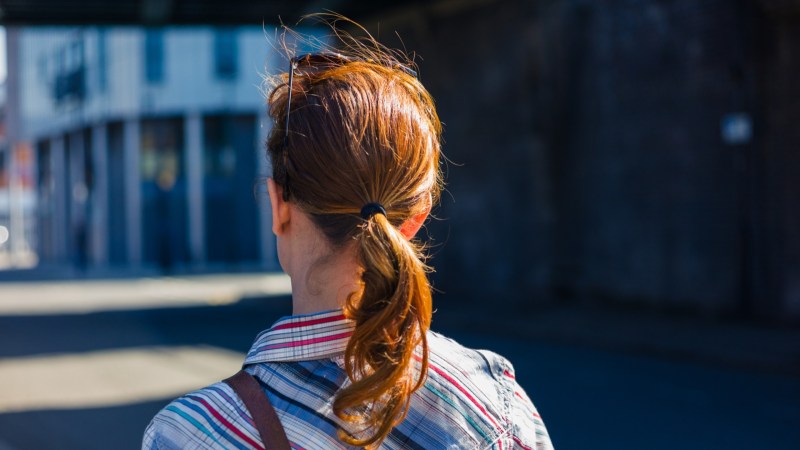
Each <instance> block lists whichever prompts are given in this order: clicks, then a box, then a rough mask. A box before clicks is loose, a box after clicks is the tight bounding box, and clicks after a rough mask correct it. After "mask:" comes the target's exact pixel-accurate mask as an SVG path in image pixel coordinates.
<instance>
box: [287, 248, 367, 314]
mask: <svg viewBox="0 0 800 450" xmlns="http://www.w3.org/2000/svg"><path fill="white" fill-rule="evenodd" d="M337 253H338V254H336V255H334V256H328V257H323V258H319V259H317V260H316V261H313V262H312V263H310V264H306V265H304V266H302V267H299V268H297V269H296V270H293V271H292V272H293V273H292V274H290V276H291V280H292V314H294V315H298V314H310V313H315V312H320V311H327V310H331V309H338V308H341V307H343V306H344V304H345V302H346V301H347V297H348V296H349V295H350V294H351V293H352V292H356V291H358V290H360V289H361V285H360V273H361V270H360V268H359V266H358V264H357V263H356V261H355V258H353V257H352V252H349V251H343V252H337Z"/></svg>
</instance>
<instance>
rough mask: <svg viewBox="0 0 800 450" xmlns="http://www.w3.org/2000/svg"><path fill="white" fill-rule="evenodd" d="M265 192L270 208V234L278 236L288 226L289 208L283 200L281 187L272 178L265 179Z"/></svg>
mask: <svg viewBox="0 0 800 450" xmlns="http://www.w3.org/2000/svg"><path fill="white" fill-rule="evenodd" d="M267 191H269V204H270V206H271V207H272V232H273V233H275V236H280V235H282V234H283V233H284V232H285V230H286V226H287V225H289V221H290V219H291V208H289V204H288V203H287V202H286V200H284V199H283V187H281V186H280V185H279V184H278V183H276V182H275V180H273V179H272V178H267Z"/></svg>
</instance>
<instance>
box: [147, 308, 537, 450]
mask: <svg viewBox="0 0 800 450" xmlns="http://www.w3.org/2000/svg"><path fill="white" fill-rule="evenodd" d="M353 326H354V325H353V323H352V322H351V321H349V320H347V319H345V317H344V315H343V314H342V312H341V310H334V311H327V312H322V313H315V314H309V315H304V316H291V317H284V318H282V319H280V320H278V321H277V322H276V323H275V324H274V325H273V326H272V328H270V329H268V330H266V331H264V332H262V333H261V334H260V335H259V336H258V337H257V338H256V341H255V343H254V344H253V346H252V348H251V349H250V352H249V353H248V354H247V358H246V359H245V361H244V366H245V368H246V370H247V371H248V372H249V373H251V374H252V375H254V376H255V377H256V379H257V380H258V381H259V383H260V384H261V387H262V388H263V389H264V391H265V392H266V394H267V396H268V397H269V400H270V401H271V402H272V404H273V405H274V406H275V409H276V411H277V412H278V416H279V417H280V419H281V423H282V424H283V427H284V429H285V430H286V434H287V436H288V438H289V442H290V443H291V445H292V448H294V449H330V448H347V446H345V445H344V444H343V443H342V442H341V441H340V440H339V439H337V437H336V430H337V428H338V427H340V426H344V427H345V429H348V425H347V424H346V423H344V422H343V421H341V420H340V419H339V418H338V417H337V416H336V415H335V414H334V413H333V409H332V405H333V399H334V397H335V394H336V391H337V390H338V389H339V387H340V386H342V385H344V384H346V383H348V382H349V381H348V378H347V374H346V372H345V370H344V362H343V361H344V358H343V354H344V350H345V347H346V346H347V340H348V338H349V337H350V335H351V334H352V331H353ZM428 343H429V348H430V368H429V371H428V377H427V381H426V382H425V385H424V386H423V387H422V388H421V389H419V390H418V391H416V392H415V393H414V394H413V396H412V399H411V406H410V410H409V413H408V416H407V417H406V419H405V420H404V421H403V422H402V423H401V424H400V425H398V426H397V427H395V428H394V429H393V430H392V432H391V433H390V434H389V436H388V437H387V438H386V440H384V441H383V444H382V446H381V448H385V449H443V448H448V449H455V448H458V449H461V448H466V449H512V448H521V449H537V450H539V449H552V444H551V443H550V438H549V437H548V435H547V430H546V429H545V426H544V423H542V420H541V417H540V416H539V414H538V413H537V412H536V408H534V406H533V404H532V403H531V401H530V399H529V398H528V396H527V395H526V394H525V391H523V390H522V388H520V386H519V385H518V384H517V382H516V379H515V378H514V369H513V368H512V367H511V364H510V363H509V362H508V361H507V360H506V359H504V358H503V357H501V356H499V355H497V354H495V353H492V352H489V351H486V350H472V349H468V348H465V347H463V346H461V345H459V344H458V343H456V342H455V341H453V340H451V339H448V338H446V337H444V336H442V335H440V334H437V333H434V332H429V334H428ZM142 448H143V449H185V448H238V449H251V448H263V445H262V444H261V440H260V438H259V437H258V431H256V428H255V426H254V425H253V420H252V418H251V417H250V414H249V413H248V412H247V410H246V409H245V407H244V404H243V403H242V401H241V400H240V399H239V398H238V397H237V396H236V395H235V394H234V392H233V390H232V389H231V388H230V387H229V386H228V385H227V384H225V383H222V382H220V383H216V384H213V385H211V386H209V387H206V388H204V389H200V390H198V391H196V392H193V393H191V394H188V395H185V396H183V397H181V398H179V399H177V400H174V401H173V402H172V403H170V404H169V405H167V406H166V407H165V408H164V409H162V410H161V412H159V413H158V414H157V415H156V416H155V418H153V420H152V422H151V423H150V425H149V426H148V427H147V430H146V431H145V434H144V441H143V443H142Z"/></svg>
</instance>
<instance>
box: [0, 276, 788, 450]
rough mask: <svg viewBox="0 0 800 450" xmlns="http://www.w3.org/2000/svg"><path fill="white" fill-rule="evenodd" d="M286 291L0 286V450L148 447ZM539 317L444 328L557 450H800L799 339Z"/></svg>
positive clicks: (458, 322)
mask: <svg viewBox="0 0 800 450" xmlns="http://www.w3.org/2000/svg"><path fill="white" fill-rule="evenodd" d="M288 290H289V284H288V280H287V279H286V278H285V277H283V276H276V275H271V276H264V275H231V276H204V277H183V278H144V279H131V280H124V281H110V280H109V281H102V282H101V281H89V282H59V283H36V284H24V283H20V284H8V283H5V284H0V450H9V449H72V448H75V449H106V448H114V449H117V448H119V449H134V448H138V446H139V442H140V439H141V434H142V431H143V429H144V427H145V426H146V424H147V422H148V421H149V419H150V418H151V417H152V416H153V414H155V413H156V412H157V411H158V410H159V409H160V408H161V407H163V406H164V404H165V403H166V402H167V401H168V400H170V399H171V398H173V397H175V396H177V395H180V394H181V393H184V392H186V391H189V390H192V389H195V388H197V387H201V386H204V385H207V384H209V383H212V382H214V381H218V380H220V379H222V378H225V377H227V376H228V375H230V374H232V373H234V372H235V371H236V370H238V368H239V365H240V364H241V361H242V359H243V355H244V352H245V351H246V350H247V349H248V347H249V345H250V343H251V341H252V339H253V338H254V337H255V335H256V334H257V333H258V332H259V331H261V330H262V329H263V328H266V327H267V326H269V325H270V324H271V323H272V322H273V321H274V320H275V319H277V318H278V317H280V316H282V315H285V314H288V313H289V312H290V310H291V307H290V300H289V297H288V295H287V294H288ZM533 316H534V315H528V317H524V318H519V317H518V318H516V319H514V318H509V317H505V318H503V319H502V320H496V321H494V323H493V324H487V323H486V321H485V320H482V318H483V315H482V314H479V313H476V311H475V308H474V307H472V308H464V307H462V306H460V305H448V304H447V303H446V302H440V304H439V305H438V312H437V314H436V316H435V319H434V328H437V329H439V330H441V331H444V332H446V334H448V335H450V336H452V337H454V338H456V339H457V340H459V341H461V342H462V343H464V344H466V345H469V346H472V347H481V348H488V349H490V350H494V351H496V352H498V353H501V354H503V355H505V356H507V357H508V358H509V359H510V360H511V361H512V362H513V363H514V365H515V367H516V369H517V377H518V380H519V381H520V383H521V384H522V385H523V387H524V388H525V389H526V390H527V391H528V392H529V393H530V394H531V396H532V397H533V399H534V401H535V402H536V403H537V406H538V407H539V410H540V412H541V414H542V415H543V416H544V418H545V421H546V423H547V425H548V427H549V429H550V433H551V435H552V436H553V440H554V442H555V444H556V448H558V449H562V450H563V449H576V450H579V449H655V450H657V449H675V448H681V449H717V448H753V449H787V450H788V449H796V448H797V442H800V426H798V424H799V423H800V422H799V421H800V377H798V376H797V375H796V372H795V371H794V370H795V367H794V366H793V365H792V364H793V360H792V358H793V357H794V356H793V355H795V354H796V353H793V351H794V352H796V351H798V350H800V345H798V346H795V344H800V341H795V339H796V338H797V336H800V333H798V332H797V331H795V330H792V329H777V330H773V329H754V328H752V327H741V326H733V325H714V326H711V325H703V326H701V325H702V324H703V322H695V321H692V320H688V319H685V320H684V319H681V320H667V319H663V318H659V316H652V317H649V316H635V315H632V314H628V313H617V314H612V313H609V312H603V311H594V312H591V313H590V314H586V313H585V311H584V312H583V313H582V312H581V311H579V310H572V309H569V308H559V309H551V310H547V311H541V312H540V313H537V314H535V317H533ZM632 337H633V338H635V339H632ZM693 340H694V342H695V343H696V345H694V346H693V345H691V344H692V341H693ZM632 342H635V343H638V344H635V345H634V344H632ZM776 343H777V346H778V347H780V348H778V349H775V350H772V351H768V350H764V349H766V348H768V347H771V346H776ZM737 355H738V356H737ZM798 361H800V360H794V364H797V363H798Z"/></svg>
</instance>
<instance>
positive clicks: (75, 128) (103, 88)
mask: <svg viewBox="0 0 800 450" xmlns="http://www.w3.org/2000/svg"><path fill="white" fill-rule="evenodd" d="M8 46H9V48H10V47H12V46H15V47H16V50H17V51H16V52H14V51H11V50H10V51H9V71H12V70H16V71H18V72H17V73H16V74H15V75H17V77H14V76H10V77H9V82H10V83H14V82H16V83H18V86H16V89H18V91H17V92H18V93H19V98H18V99H16V102H17V103H18V111H19V117H18V118H17V121H18V122H17V123H18V129H17V136H15V138H16V139H18V140H20V141H24V142H28V143H30V145H31V147H32V148H33V149H34V150H33V153H34V155H35V167H36V174H35V175H36V176H35V180H36V181H35V183H36V192H37V205H38V208H37V215H36V225H37V227H36V228H37V230H36V245H35V248H36V250H37V253H38V257H39V261H40V263H41V264H44V265H54V266H76V267H82V268H88V267H96V268H105V267H109V268H114V267H119V268H137V267H141V268H160V269H164V270H165V271H167V272H170V271H172V270H178V271H183V270H195V269H200V270H206V269H211V270H214V269H216V268H219V269H221V270H227V269H236V268H240V269H241V268H260V269H277V268H278V265H277V258H276V252H275V244H274V238H273V237H272V234H271V230H270V229H271V226H270V215H269V214H268V211H269V207H268V204H267V201H268V198H267V196H266V193H265V192H266V190H265V189H264V188H263V185H264V182H263V181H264V178H265V177H266V175H267V174H268V172H269V168H268V162H267V160H266V157H265V152H264V149H263V145H262V143H263V142H264V140H265V138H266V134H267V133H268V131H269V120H268V119H267V118H266V110H265V106H264V99H263V95H262V93H261V89H260V88H261V86H262V84H263V74H265V73H268V72H270V71H273V70H276V69H274V68H276V67H277V65H278V64H280V62H281V61H284V60H285V59H284V57H283V56H282V55H281V54H280V53H279V52H278V51H276V47H275V46H274V45H273V43H272V41H271V39H270V38H269V36H268V33H265V31H264V30H263V29H261V28H252V27H249V28H246V27H227V28H211V27H181V28H178V27H174V28H134V27H110V28H96V27H95V28H17V29H13V28H12V29H9V39H8ZM14 58H16V61H14V60H13V59H14ZM12 88H14V87H12V86H9V89H12Z"/></svg>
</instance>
